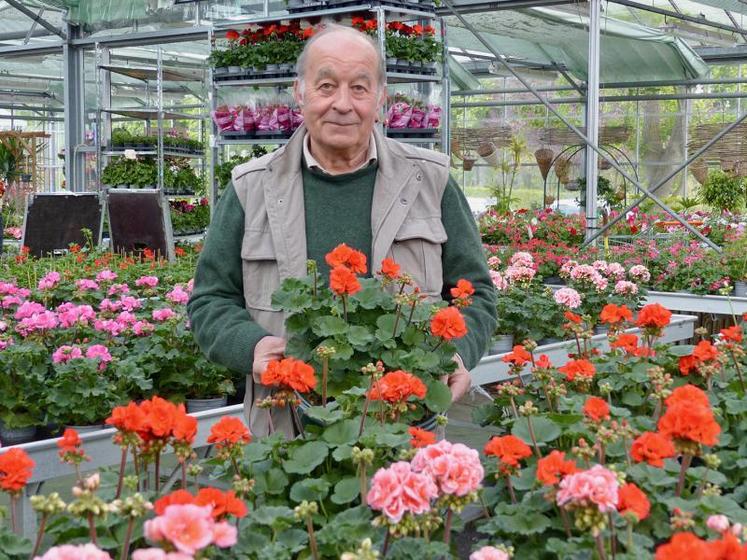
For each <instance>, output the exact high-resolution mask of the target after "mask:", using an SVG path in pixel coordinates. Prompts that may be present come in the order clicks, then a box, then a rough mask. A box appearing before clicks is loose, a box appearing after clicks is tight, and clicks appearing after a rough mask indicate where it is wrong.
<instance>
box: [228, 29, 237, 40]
mask: <svg viewBox="0 0 747 560" xmlns="http://www.w3.org/2000/svg"><path fill="white" fill-rule="evenodd" d="M239 37H241V35H239V32H238V31H236V30H234V29H229V30H228V31H226V39H228V40H229V41H235V40H236V39H238V38H239Z"/></svg>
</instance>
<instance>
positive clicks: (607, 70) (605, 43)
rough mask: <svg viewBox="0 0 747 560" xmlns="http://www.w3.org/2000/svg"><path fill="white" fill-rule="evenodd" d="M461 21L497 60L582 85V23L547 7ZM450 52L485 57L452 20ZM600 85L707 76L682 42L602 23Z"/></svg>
mask: <svg viewBox="0 0 747 560" xmlns="http://www.w3.org/2000/svg"><path fill="white" fill-rule="evenodd" d="M464 17H465V19H466V20H467V21H468V22H469V23H470V25H472V26H473V27H474V28H475V29H477V30H478V31H480V32H481V33H482V34H483V36H484V37H485V38H486V39H487V41H488V42H489V43H490V44H491V46H492V47H493V48H494V49H495V50H496V51H497V52H498V53H499V54H502V55H506V56H510V57H514V58H516V59H518V60H519V61H524V62H528V63H536V64H543V65H553V64H555V65H559V66H561V67H564V68H565V69H567V70H568V71H569V72H570V73H571V74H572V75H573V76H575V77H576V78H578V79H579V80H582V81H586V78H587V66H588V64H587V62H588V39H589V34H588V18H587V17H586V16H582V15H575V14H569V13H567V12H560V11H558V10H552V9H547V8H528V9H524V10H516V11H505V10H503V11H496V12H490V13H480V14H469V15H466V16H464ZM446 22H447V25H448V27H447V37H448V43H449V46H450V47H456V48H462V49H467V50H474V51H481V52H486V50H487V49H486V48H485V46H484V45H483V44H482V43H480V41H479V40H478V39H477V38H476V37H475V36H474V35H473V34H472V33H471V32H470V31H469V30H468V29H466V28H465V27H463V26H462V24H461V22H460V21H459V20H458V19H457V18H456V17H454V16H449V17H447V18H446ZM601 52H602V54H601V62H600V78H601V81H602V82H607V83H609V82H626V81H636V82H637V81H649V80H650V81H656V80H681V79H693V78H701V77H703V76H706V75H707V74H708V66H707V65H706V63H705V62H704V61H703V60H702V59H701V58H700V57H699V56H698V55H697V54H696V53H695V51H694V50H693V49H691V48H690V47H689V46H688V45H687V44H686V43H685V42H684V41H683V40H682V39H678V38H676V37H673V36H671V35H667V34H665V33H662V32H660V31H658V30H656V29H652V28H649V27H645V26H642V25H637V24H634V23H630V22H626V21H621V20H616V19H613V18H609V17H603V18H602V31H601Z"/></svg>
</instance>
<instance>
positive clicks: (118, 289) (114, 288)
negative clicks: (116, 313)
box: [106, 284, 130, 296]
mask: <svg viewBox="0 0 747 560" xmlns="http://www.w3.org/2000/svg"><path fill="white" fill-rule="evenodd" d="M129 291H130V287H129V286H128V285H127V284H112V285H111V286H109V289H108V290H107V291H106V295H107V296H115V295H117V294H127V293H129Z"/></svg>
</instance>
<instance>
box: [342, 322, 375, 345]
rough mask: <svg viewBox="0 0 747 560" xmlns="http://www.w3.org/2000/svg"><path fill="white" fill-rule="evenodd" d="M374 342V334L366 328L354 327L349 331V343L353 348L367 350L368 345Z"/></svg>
mask: <svg viewBox="0 0 747 560" xmlns="http://www.w3.org/2000/svg"><path fill="white" fill-rule="evenodd" d="M373 340H374V335H373V333H372V332H371V331H370V330H369V329H368V328H366V327H362V326H359V325H354V326H352V327H350V328H349V329H348V342H349V343H350V344H351V345H352V346H353V347H359V348H361V349H367V347H368V344H370V343H371V342H373Z"/></svg>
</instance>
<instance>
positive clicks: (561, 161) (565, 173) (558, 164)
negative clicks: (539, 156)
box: [555, 157, 571, 184]
mask: <svg viewBox="0 0 747 560" xmlns="http://www.w3.org/2000/svg"><path fill="white" fill-rule="evenodd" d="M570 171H571V162H570V161H569V160H568V158H564V157H560V158H558V159H556V160H555V174H556V175H557V176H558V179H560V182H561V183H563V184H566V183H567V182H568V181H570V180H571V175H570Z"/></svg>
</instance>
